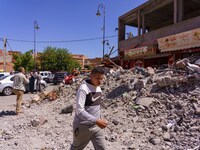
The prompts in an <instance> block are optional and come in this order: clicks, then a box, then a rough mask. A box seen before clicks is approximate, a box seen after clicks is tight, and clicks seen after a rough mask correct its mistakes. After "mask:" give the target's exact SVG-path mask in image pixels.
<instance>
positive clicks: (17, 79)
mask: <svg viewBox="0 0 200 150" xmlns="http://www.w3.org/2000/svg"><path fill="white" fill-rule="evenodd" d="M24 73H25V69H24V68H23V67H20V68H19V73H17V74H15V75H14V84H13V92H14V93H15V94H16V95H17V99H16V101H17V104H16V114H17V115H18V114H19V113H21V105H22V98H23V94H24V92H25V84H27V83H29V80H28V79H27V78H26V76H25V75H24Z"/></svg>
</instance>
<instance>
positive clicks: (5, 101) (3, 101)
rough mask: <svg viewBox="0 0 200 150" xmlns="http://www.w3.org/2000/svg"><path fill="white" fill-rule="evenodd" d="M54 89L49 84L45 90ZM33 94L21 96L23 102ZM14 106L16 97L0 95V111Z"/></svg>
mask: <svg viewBox="0 0 200 150" xmlns="http://www.w3.org/2000/svg"><path fill="white" fill-rule="evenodd" d="M53 88H54V85H52V84H49V85H48V87H47V89H46V90H48V91H49V90H52V89H53ZM33 95H34V94H29V93H26V94H24V96H23V100H24V101H26V100H28V99H30V97H31V96H33ZM15 104H16V95H10V96H3V95H2V94H1V95H0V111H1V110H4V109H6V107H8V106H14V105H15Z"/></svg>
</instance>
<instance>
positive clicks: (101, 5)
mask: <svg viewBox="0 0 200 150" xmlns="http://www.w3.org/2000/svg"><path fill="white" fill-rule="evenodd" d="M100 8H101V9H102V10H103V28H102V30H103V60H104V55H105V31H106V27H105V23H106V13H105V5H104V4H102V3H101V4H99V6H98V11H97V13H96V15H97V16H100V15H101V13H100Z"/></svg>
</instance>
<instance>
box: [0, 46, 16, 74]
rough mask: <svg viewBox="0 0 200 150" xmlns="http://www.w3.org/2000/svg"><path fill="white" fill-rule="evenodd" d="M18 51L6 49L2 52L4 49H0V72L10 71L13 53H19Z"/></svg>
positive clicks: (11, 69)
mask: <svg viewBox="0 0 200 150" xmlns="http://www.w3.org/2000/svg"><path fill="white" fill-rule="evenodd" d="M19 53H20V52H18V51H8V52H6V53H5V52H4V50H2V49H0V72H11V71H13V70H14V69H13V66H14V64H13V62H14V59H13V54H19Z"/></svg>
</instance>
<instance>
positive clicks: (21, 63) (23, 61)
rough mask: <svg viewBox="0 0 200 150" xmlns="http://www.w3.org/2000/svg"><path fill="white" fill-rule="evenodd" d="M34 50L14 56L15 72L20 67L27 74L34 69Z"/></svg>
mask: <svg viewBox="0 0 200 150" xmlns="http://www.w3.org/2000/svg"><path fill="white" fill-rule="evenodd" d="M32 52H33V51H32V50H30V51H28V52H26V53H24V54H19V55H15V54H13V58H14V60H15V61H14V62H13V64H14V70H18V69H19V67H24V68H25V70H26V71H27V72H29V71H32V70H33V69H34V59H33V56H32Z"/></svg>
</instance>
